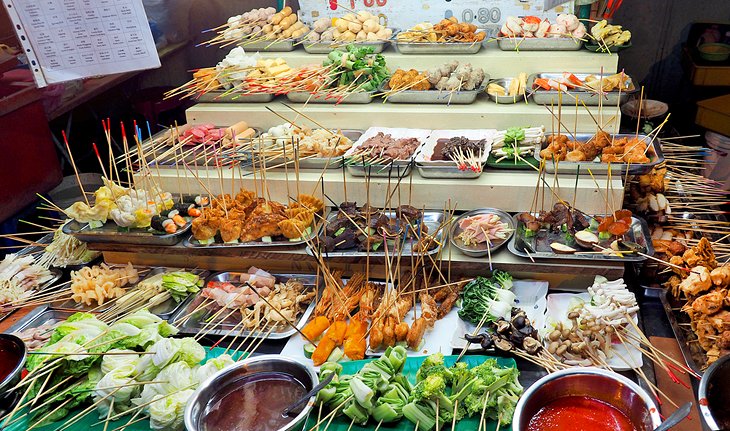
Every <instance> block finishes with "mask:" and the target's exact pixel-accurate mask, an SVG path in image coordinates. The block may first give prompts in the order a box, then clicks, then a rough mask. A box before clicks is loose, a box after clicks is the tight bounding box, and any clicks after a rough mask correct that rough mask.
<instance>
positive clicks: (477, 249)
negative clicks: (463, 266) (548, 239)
mask: <svg viewBox="0 0 730 431" xmlns="http://www.w3.org/2000/svg"><path fill="white" fill-rule="evenodd" d="M480 214H496V215H498V216H499V218H500V220H501V221H502V222H504V223H507V224H508V225H509V228H510V229H512V232H510V234H509V236H508V237H507V238H506V239H504V240H501V241H494V242H493V243H492V245H491V246H490V247H487V244H486V243H485V244H479V245H478V246H466V245H464V242H463V241H462V240H460V239H459V238H457V237H458V236H459V234H460V233H461V232H462V229H461V227H459V222H460V221H461V220H463V219H465V218H467V217H471V216H475V215H480ZM514 230H515V220H514V218H512V216H511V215H509V214H508V213H506V212H504V211H502V210H500V209H497V208H481V209H476V210H472V211H468V212H466V213H464V214H462V215H460V216H459V217H457V218H456V219H455V220H454V221H452V222H451V229H450V230H449V239H450V241H451V245H452V246H454V247H456V248H457V249H459V251H460V252H462V253H464V254H465V255H467V256H471V257H484V256H489V254H490V253H494V252H495V251H497V250H498V249H499V248H500V247H502V246H503V245H505V244H507V243H508V242H509V240H510V239H511V238H512V236H513V235H514Z"/></svg>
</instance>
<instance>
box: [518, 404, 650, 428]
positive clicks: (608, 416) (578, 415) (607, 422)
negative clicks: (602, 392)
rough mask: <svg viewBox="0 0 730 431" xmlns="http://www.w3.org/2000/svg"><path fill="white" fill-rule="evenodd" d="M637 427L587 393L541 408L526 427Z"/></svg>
mask: <svg viewBox="0 0 730 431" xmlns="http://www.w3.org/2000/svg"><path fill="white" fill-rule="evenodd" d="M557 430H562V431H565V430H570V431H637V430H636V427H634V424H632V423H631V420H630V419H629V418H628V417H627V416H626V415H625V414H623V413H622V412H621V411H619V410H618V409H617V408H615V407H613V406H611V405H609V404H606V403H604V402H603V401H599V400H596V399H594V398H590V397H563V398H558V399H557V400H555V401H553V402H551V403H550V404H548V405H546V406H545V407H543V408H541V409H540V411H538V412H537V414H536V415H535V416H534V417H533V418H532V419H530V423H529V424H528V425H527V430H526V431H557Z"/></svg>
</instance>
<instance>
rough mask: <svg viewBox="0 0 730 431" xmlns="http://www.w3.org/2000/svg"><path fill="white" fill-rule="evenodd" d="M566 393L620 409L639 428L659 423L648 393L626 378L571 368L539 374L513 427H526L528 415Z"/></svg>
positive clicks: (647, 430)
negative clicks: (539, 377)
mask: <svg viewBox="0 0 730 431" xmlns="http://www.w3.org/2000/svg"><path fill="white" fill-rule="evenodd" d="M567 396H587V397H591V398H594V399H596V400H599V401H603V402H605V403H607V404H610V405H612V406H613V407H615V408H617V409H618V410H619V411H621V412H623V413H624V414H625V415H626V416H627V417H628V418H629V419H630V420H631V422H632V423H633V425H634V427H636V429H637V430H638V431H651V430H653V429H654V428H656V427H657V426H659V424H660V423H661V419H660V418H659V411H658V410H657V408H656V406H655V405H654V402H653V401H652V399H651V397H650V396H649V394H647V393H646V391H644V390H643V389H641V388H640V387H639V385H637V384H636V383H634V382H632V381H631V380H629V379H628V378H626V377H624V376H622V375H620V374H616V373H614V372H612V371H606V370H602V369H600V368H593V367H587V368H570V369H567V370H561V371H557V372H555V373H552V374H548V375H547V376H545V377H543V378H541V379H540V380H538V381H537V382H535V384H534V385H532V386H530V387H529V388H528V389H527V390H526V391H525V393H524V394H522V398H520V401H519V402H518V403H517V407H516V409H515V414H514V418H513V420H512V431H525V430H526V429H527V426H528V424H529V423H530V419H532V418H533V417H534V416H535V415H536V414H537V412H538V411H539V410H540V409H541V408H542V407H544V406H546V405H547V404H548V403H550V402H552V401H555V400H556V399H558V398H562V397H567Z"/></svg>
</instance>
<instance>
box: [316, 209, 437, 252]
mask: <svg viewBox="0 0 730 431" xmlns="http://www.w3.org/2000/svg"><path fill="white" fill-rule="evenodd" d="M338 212H339V210H337V211H331V212H330V213H329V215H328V216H327V220H328V221H329V220H334V219H335V218H336V217H337V213H338ZM384 213H385V215H387V216H388V217H390V218H393V217H395V216H396V215H395V211H384ZM443 219H444V214H443V213H442V212H439V211H424V213H423V222H424V224H425V225H426V226H427V227H428V232H429V233H432V232H434V231H435V230H436V229H437V228H438V227H439V226H440V225H441V223H442V222H443ZM325 228H326V225H325V224H322V227H321V228H320V230H319V232H318V235H322V234H324V229H325ZM442 238H443V230H442V231H441V232H439V234H438V235H437V237H436V240H437V241H438V242H442ZM414 242H415V241H414V240H413V239H409V240H407V241H405V242H404V243H403V245H402V249H403V253H402V255H403V256H413V255H414V253H413V243H414ZM388 247H389V250H392V247H393V246H392V245H389V246H388ZM439 248H440V246H437V247H435V248H434V249H432V250H429V251H428V253H426V255H431V254H435V253H438V251H439ZM399 253H400V251H399ZM307 254H308V255H310V256H316V254H315V250H312V249H311V248H310V247H309V246H307ZM419 254H420V253H419ZM322 256H324V257H366V256H371V257H379V256H381V257H384V256H385V250H384V248H383V247H382V246H381V247H380V249H379V251H371V252H370V253H367V252H364V251H358V250H357V249H354V250H352V249H351V250H336V251H332V252H329V253H326V252H323V253H322Z"/></svg>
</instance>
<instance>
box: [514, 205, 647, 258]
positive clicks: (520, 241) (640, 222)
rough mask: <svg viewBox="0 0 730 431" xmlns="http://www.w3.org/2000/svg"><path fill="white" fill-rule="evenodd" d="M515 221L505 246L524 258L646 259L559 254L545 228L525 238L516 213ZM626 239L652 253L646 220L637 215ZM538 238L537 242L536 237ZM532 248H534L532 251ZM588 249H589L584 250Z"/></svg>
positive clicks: (631, 255)
mask: <svg viewBox="0 0 730 431" xmlns="http://www.w3.org/2000/svg"><path fill="white" fill-rule="evenodd" d="M514 219H515V220H514V221H515V233H514V235H512V239H511V240H510V242H509V244H507V248H508V249H509V251H510V252H512V254H514V255H516V256H520V257H524V258H528V259H529V258H530V256H532V258H533V259H560V260H592V261H616V262H642V261H644V260H646V258H645V257H643V256H639V255H635V254H629V255H626V256H625V257H618V256H607V255H604V254H601V253H594V254H577V255H576V254H559V253H555V252H553V251H552V249H551V248H550V243H549V242H550V240H549V238H550V236H548V238H545V230H544V229H543V230H541V231H540V233H538V234H537V235H536V236H535V237H533V238H529V239H525V238H524V237H523V236H522V227H523V225H522V223H521V222H520V221H518V220H517V215H515V216H514ZM627 235H628V239H629V241H633V242H635V243H637V244H639V245H641V246H643V247H646V253H645V254H648V255H649V256H653V255H654V246H653V245H652V243H651V233H650V232H649V226H648V225H647V224H646V221H644V219H642V218H639V217H632V223H631V228H630V229H629V232H628V234H627ZM538 238H539V239H540V241H539V243H538V242H537V239H538ZM528 241H529V244H530V245H529V247H530V248H531V250H529V252H530V253H529V255H528V254H527V253H526V252H525V248H526V247H528V246H526V245H525V244H528ZM532 250H535V251H534V252H533V251H532ZM586 251H590V250H586Z"/></svg>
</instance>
